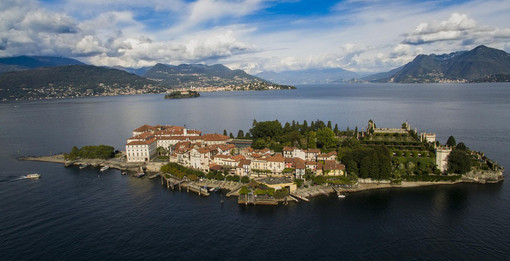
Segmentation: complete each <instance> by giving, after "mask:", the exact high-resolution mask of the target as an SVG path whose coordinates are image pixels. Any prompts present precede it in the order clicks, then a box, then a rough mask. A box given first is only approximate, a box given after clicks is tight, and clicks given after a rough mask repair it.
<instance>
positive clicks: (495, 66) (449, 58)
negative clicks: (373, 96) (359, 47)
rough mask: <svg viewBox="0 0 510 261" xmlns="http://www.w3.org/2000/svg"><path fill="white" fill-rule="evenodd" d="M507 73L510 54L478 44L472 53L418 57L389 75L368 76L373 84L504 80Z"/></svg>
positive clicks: (509, 66)
mask: <svg viewBox="0 0 510 261" xmlns="http://www.w3.org/2000/svg"><path fill="white" fill-rule="evenodd" d="M509 74H510V54H508V53H507V52H505V51H502V50H498V49H493V48H489V47H486V46H484V45H480V46H478V47H476V48H474V49H473V50H471V51H462V52H455V53H450V54H443V55H435V54H431V55H418V56H417V57H416V58H415V59H414V60H413V61H412V62H410V63H408V64H406V65H404V66H403V67H400V68H397V69H394V70H392V71H390V72H388V73H383V74H377V75H371V76H367V77H365V78H363V79H367V80H369V81H374V82H396V83H436V82H448V81H460V82H471V81H476V82H483V81H504V80H505V79H507V78H508V75H509Z"/></svg>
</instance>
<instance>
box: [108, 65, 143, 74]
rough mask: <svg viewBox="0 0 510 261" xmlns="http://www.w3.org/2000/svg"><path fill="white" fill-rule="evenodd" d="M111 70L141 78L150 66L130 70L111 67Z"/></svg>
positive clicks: (121, 67) (128, 68)
mask: <svg viewBox="0 0 510 261" xmlns="http://www.w3.org/2000/svg"><path fill="white" fill-rule="evenodd" d="M111 68H113V69H117V70H122V71H126V72H128V73H132V74H136V75H138V76H143V75H144V74H145V73H147V71H148V70H150V69H151V68H152V66H145V67H140V68H130V67H123V66H113V67H111Z"/></svg>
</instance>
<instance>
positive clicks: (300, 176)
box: [25, 120, 504, 205]
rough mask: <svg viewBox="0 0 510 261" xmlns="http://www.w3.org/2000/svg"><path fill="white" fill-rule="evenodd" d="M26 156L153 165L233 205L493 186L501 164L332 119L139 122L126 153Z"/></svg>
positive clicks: (430, 136)
mask: <svg viewBox="0 0 510 261" xmlns="http://www.w3.org/2000/svg"><path fill="white" fill-rule="evenodd" d="M25 160H36V161H49V162H59V163H64V164H66V166H71V165H79V166H80V168H81V167H83V166H90V165H92V166H104V167H109V168H117V169H120V170H123V173H126V172H125V171H127V170H129V171H132V172H135V173H136V174H135V175H134V176H136V177H141V176H143V175H144V173H143V172H145V171H147V172H152V173H153V174H152V175H149V178H156V177H160V179H161V183H162V185H166V186H167V187H168V188H172V189H173V188H176V187H178V188H179V189H181V188H185V189H186V190H187V191H190V190H191V191H194V192H196V193H198V194H199V195H202V196H208V195H209V192H212V191H217V190H219V189H226V190H228V191H229V193H227V196H238V202H239V203H240V204H254V205H260V204H264V205H276V204H278V202H284V203H287V202H288V201H299V200H301V201H308V200H309V198H310V197H314V196H320V195H329V194H330V193H337V194H338V196H339V197H345V193H346V192H356V191H363V190H370V189H380V188H401V187H418V186H428V185H446V184H456V183H462V182H470V183H496V182H500V181H502V180H503V179H504V177H503V171H504V168H503V167H502V166H500V165H498V164H497V163H496V162H494V161H492V160H490V159H489V158H487V157H486V156H485V155H484V154H483V153H482V152H477V151H474V150H471V149H469V148H468V147H467V146H466V145H465V144H464V143H462V142H460V143H457V142H456V141H455V138H454V137H452V136H450V138H449V139H448V141H447V142H446V144H440V143H439V141H437V140H436V135H435V134H434V133H426V132H421V133H418V130H417V129H414V130H413V129H412V128H411V126H410V125H409V124H408V123H407V122H405V123H403V124H402V126H401V127H399V128H377V127H376V125H375V122H374V121H372V120H370V121H369V122H368V126H367V128H366V130H361V131H359V130H358V128H357V127H356V128H355V129H354V130H350V129H349V128H347V129H346V130H343V131H342V130H339V128H338V125H337V124H335V126H334V127H333V126H332V123H331V121H328V123H325V122H323V121H320V120H317V121H312V122H311V123H310V125H309V124H308V123H307V121H304V122H303V123H299V122H295V121H293V122H292V123H290V122H287V123H285V124H284V125H282V124H281V123H280V122H278V121H277V120H275V121H265V122H257V121H256V120H254V121H253V126H252V128H251V129H250V130H249V131H248V132H246V134H244V131H242V130H239V132H238V134H237V138H234V135H233V134H232V133H230V135H227V131H226V130H224V135H222V134H217V133H214V134H202V132H201V131H199V130H194V129H187V128H186V127H181V126H173V125H156V126H150V125H143V126H141V127H139V128H137V129H135V130H133V134H132V137H130V138H128V139H127V140H126V151H125V152H119V151H114V149H113V147H109V146H103V145H101V146H95V147H94V146H86V147H83V148H81V149H78V148H77V147H73V149H72V151H71V153H69V154H64V155H56V156H51V157H36V158H25ZM140 174H143V175H140Z"/></svg>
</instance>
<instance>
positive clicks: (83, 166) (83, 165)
mask: <svg viewBox="0 0 510 261" xmlns="http://www.w3.org/2000/svg"><path fill="white" fill-rule="evenodd" d="M88 166H89V165H87V164H82V165H80V169H84V168H86V167H88Z"/></svg>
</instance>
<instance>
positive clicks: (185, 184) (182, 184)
mask: <svg viewBox="0 0 510 261" xmlns="http://www.w3.org/2000/svg"><path fill="white" fill-rule="evenodd" d="M159 176H160V177H161V185H163V186H164V185H165V183H166V188H167V189H170V188H171V189H172V190H173V189H174V188H175V187H176V186H178V188H179V190H181V189H182V188H185V189H186V191H187V192H189V191H190V190H191V191H193V192H195V193H197V194H198V195H199V196H206V197H207V196H209V192H208V191H207V189H206V188H202V187H201V186H199V185H197V184H195V183H194V182H193V181H187V180H185V179H178V178H177V177H174V176H172V175H170V174H160V175H159Z"/></svg>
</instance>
